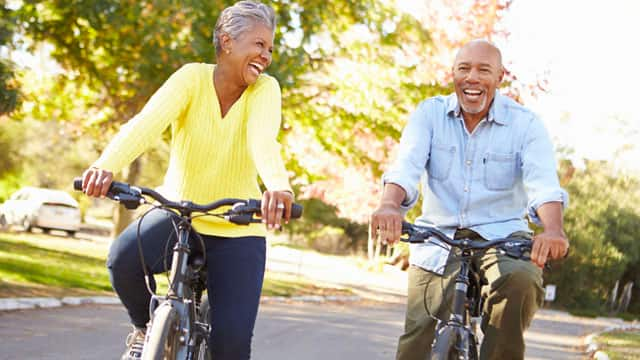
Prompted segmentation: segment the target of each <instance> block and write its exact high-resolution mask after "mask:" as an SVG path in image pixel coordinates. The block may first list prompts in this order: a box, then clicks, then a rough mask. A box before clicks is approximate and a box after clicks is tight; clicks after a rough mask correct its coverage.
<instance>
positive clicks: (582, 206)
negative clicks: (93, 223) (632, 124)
mask: <svg viewBox="0 0 640 360" xmlns="http://www.w3.org/2000/svg"><path fill="white" fill-rule="evenodd" d="M567 173H570V174H571V175H570V176H562V175H561V178H562V179H563V186H564V187H565V188H566V189H567V191H568V192H569V196H570V208H569V209H568V210H567V211H566V214H565V231H566V233H567V237H568V238H569V241H570V244H571V247H570V256H569V257H568V258H567V259H566V260H564V261H562V262H559V263H557V264H553V265H552V271H551V272H548V273H546V274H545V282H547V283H553V284H556V285H557V289H558V290H557V294H558V296H557V299H558V302H559V303H560V304H563V305H564V306H567V307H569V308H573V309H592V310H599V309H602V308H603V307H604V305H605V303H606V300H607V297H608V295H609V293H610V292H611V288H612V287H613V285H614V284H615V283H616V281H617V280H620V284H625V283H627V281H629V280H632V281H638V280H640V279H638V277H637V275H636V274H637V273H636V272H634V271H635V269H637V268H638V267H639V264H640V243H639V242H638V241H637V240H636V237H637V236H636V234H637V233H638V232H639V231H640V208H639V207H638V205H637V204H638V203H639V200H640V193H639V192H638V189H639V187H638V185H640V182H639V181H638V179H636V178H633V177H631V176H629V175H626V174H623V173H616V172H615V171H614V170H613V168H612V166H611V165H610V164H608V163H606V162H599V161H588V162H586V166H585V168H584V169H576V168H574V167H572V166H571V165H570V163H569V162H568V161H565V162H563V164H562V168H561V174H567ZM635 301H636V304H638V299H636V300H635ZM635 306H637V305H635Z"/></svg>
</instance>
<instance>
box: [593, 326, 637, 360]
mask: <svg viewBox="0 0 640 360" xmlns="http://www.w3.org/2000/svg"><path fill="white" fill-rule="evenodd" d="M639 329H640V324H628V325H613V326H609V327H606V328H604V329H603V330H600V331H597V332H594V333H592V334H589V335H587V336H586V337H585V339H584V346H585V347H586V350H585V354H586V355H587V356H588V358H589V359H595V360H609V355H607V353H606V352H604V351H602V350H600V349H599V348H598V343H596V340H595V339H596V338H597V337H598V336H600V335H601V334H603V333H607V332H611V331H618V330H624V331H627V330H639Z"/></svg>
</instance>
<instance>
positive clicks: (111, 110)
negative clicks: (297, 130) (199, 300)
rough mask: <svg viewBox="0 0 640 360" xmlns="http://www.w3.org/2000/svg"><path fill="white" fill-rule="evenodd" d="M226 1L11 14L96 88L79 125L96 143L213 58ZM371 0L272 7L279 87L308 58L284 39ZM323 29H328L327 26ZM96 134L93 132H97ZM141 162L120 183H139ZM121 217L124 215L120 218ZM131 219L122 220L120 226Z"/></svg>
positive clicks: (110, 1)
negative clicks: (179, 76)
mask: <svg viewBox="0 0 640 360" xmlns="http://www.w3.org/2000/svg"><path fill="white" fill-rule="evenodd" d="M230 3H232V2H231V1H187V2H182V3H177V2H173V1H133V0H124V1H115V0H81V1H71V2H62V1H53V0H44V1H33V0H31V1H24V3H23V5H22V7H21V8H20V9H19V10H18V11H17V14H18V15H19V20H20V22H19V24H20V30H21V33H22V34H24V35H27V36H30V37H31V38H32V39H33V40H34V43H35V44H37V43H40V42H49V43H52V44H53V45H54V46H55V50H54V51H53V53H52V56H53V58H54V59H55V60H56V61H58V62H59V63H60V64H61V65H62V66H63V67H64V68H66V69H67V70H69V72H68V73H67V74H65V77H64V78H63V79H61V80H66V81H68V82H74V83H81V84H85V85H86V86H89V87H90V88H91V89H93V90H94V91H100V96H97V97H96V98H95V102H94V103H93V104H91V105H93V106H94V107H97V108H101V109H103V111H102V112H100V114H102V115H101V116H100V117H99V118H97V119H96V118H95V117H92V118H88V119H86V118H85V119H83V120H80V122H81V123H82V125H86V126H87V127H89V126H90V127H93V128H94V130H92V132H93V134H96V135H97V136H99V137H100V140H102V143H104V142H105V141H106V139H108V138H110V137H111V134H112V133H113V131H114V130H115V128H117V126H118V125H119V124H121V123H123V122H124V121H126V120H128V119H129V118H131V117H132V116H133V115H134V114H136V113H137V112H138V111H139V110H140V109H141V107H142V106H143V105H144V103H145V101H146V100H147V99H148V98H149V96H150V95H151V94H152V93H153V92H154V91H155V90H156V89H157V88H158V87H159V86H160V85H161V83H162V82H163V81H164V80H165V79H166V78H167V77H168V76H169V75H170V74H171V73H172V72H173V71H175V70H176V69H177V68H178V67H179V66H181V65H182V64H184V63H187V62H193V61H213V58H214V48H213V46H212V44H211V31H212V27H213V24H214V20H215V15H212V14H218V13H219V12H220V11H221V10H222V9H223V8H224V7H225V6H227V5H229V4H230ZM373 3H374V2H373V1H362V2H350V1H341V2H337V3H336V4H335V5H336V6H333V7H327V6H324V2H321V1H317V0H304V1H297V2H291V3H288V4H287V3H279V2H275V3H274V8H275V9H276V11H277V12H278V14H279V16H280V19H281V24H280V26H279V27H278V28H277V38H276V40H277V44H278V45H279V47H280V48H281V49H282V50H281V51H280V52H279V55H278V57H277V59H276V61H275V62H274V64H273V65H272V67H271V68H270V72H272V73H273V74H274V75H275V76H276V77H277V78H279V79H281V84H282V86H283V88H285V89H286V88H287V87H291V86H293V85H295V82H296V79H297V78H298V75H299V74H300V73H303V72H305V71H306V66H304V64H305V63H306V61H307V60H308V58H307V55H306V53H305V52H304V51H303V48H302V47H300V46H295V47H291V46H289V45H288V43H287V41H286V39H285V37H284V36H282V35H283V34H286V33H290V32H293V31H296V32H301V34H302V39H303V41H302V42H303V43H304V42H305V41H306V42H308V39H309V38H310V36H311V34H313V33H314V32H316V31H318V30H319V29H321V28H323V29H324V28H328V29H330V30H331V31H341V30H344V29H345V28H347V27H348V26H349V25H350V24H352V23H354V22H356V21H358V20H359V19H361V18H364V17H365V16H367V14H368V12H367V11H369V10H367V9H369V7H368V5H369V4H373ZM326 24H329V25H326ZM76 121H77V120H76ZM96 129H97V130H96ZM138 169H139V164H138V163H137V162H136V163H134V164H132V166H131V167H130V169H129V171H128V177H127V178H126V181H128V182H132V183H135V182H137V174H138V173H139V170H138ZM121 215H124V214H121ZM119 222H120V223H121V224H120V225H118V226H117V228H120V227H122V224H124V223H127V222H129V219H128V218H127V217H126V216H123V220H121V221H119Z"/></svg>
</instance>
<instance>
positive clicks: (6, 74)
mask: <svg viewBox="0 0 640 360" xmlns="http://www.w3.org/2000/svg"><path fill="white" fill-rule="evenodd" d="M14 27H15V14H14V12H13V11H12V10H10V9H9V8H8V7H7V4H6V1H5V0H2V1H0V48H2V47H3V46H9V45H11V41H12V37H13V33H14V31H15V29H14ZM19 88H20V84H19V83H18V81H17V80H16V74H15V64H14V63H13V62H11V61H9V60H8V59H4V58H1V57H0V116H2V115H5V114H9V113H11V112H12V111H13V110H14V109H15V108H17V107H18V106H19V104H20V100H21V97H20V91H19Z"/></svg>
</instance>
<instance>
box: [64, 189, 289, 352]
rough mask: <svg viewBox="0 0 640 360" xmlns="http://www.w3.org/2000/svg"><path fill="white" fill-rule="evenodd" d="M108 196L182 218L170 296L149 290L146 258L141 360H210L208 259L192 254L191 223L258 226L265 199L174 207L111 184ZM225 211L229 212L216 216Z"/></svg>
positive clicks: (143, 192) (160, 198)
mask: <svg viewBox="0 0 640 360" xmlns="http://www.w3.org/2000/svg"><path fill="white" fill-rule="evenodd" d="M74 188H75V189H76V190H82V179H80V178H76V179H74ZM107 197H109V198H110V199H113V200H115V201H118V202H119V203H120V204H122V205H124V206H125V207H126V208H127V209H136V208H138V207H139V206H141V205H143V204H152V201H150V200H153V201H155V202H156V203H157V204H156V205H153V207H154V208H162V209H169V210H173V211H175V212H176V213H177V214H178V215H179V218H180V220H179V221H178V222H177V224H175V225H176V233H177V242H176V244H175V246H174V247H173V254H172V261H171V269H170V271H169V289H168V291H167V294H166V295H163V296H159V295H156V294H154V293H153V292H152V291H151V289H150V287H149V285H148V278H149V275H148V274H147V272H146V271H147V270H146V266H144V259H143V258H142V257H141V260H142V262H143V269H144V270H145V277H146V278H147V288H148V290H149V291H150V292H151V293H152V297H151V302H150V305H149V312H150V315H151V320H150V322H149V324H148V326H147V335H146V339H145V345H144V348H143V352H142V360H164V359H168V360H177V359H179V360H193V359H198V360H205V359H211V355H210V351H209V346H208V343H207V342H208V338H209V333H210V331H211V325H210V324H209V301H208V298H207V296H206V295H204V296H203V292H204V290H205V289H206V287H207V286H206V280H207V279H206V271H205V264H206V259H205V258H204V255H202V254H197V253H192V252H191V249H190V241H189V237H190V236H191V235H190V230H191V219H192V218H193V217H194V216H216V217H219V218H223V219H225V220H227V221H230V222H232V223H234V224H238V225H248V224H250V223H259V222H261V220H260V219H257V218H255V217H254V216H256V215H257V216H259V215H260V211H261V203H260V200H253V199H249V200H243V199H221V200H218V201H215V202H212V203H209V204H204V205H199V204H195V203H192V202H190V201H180V202H174V201H170V200H167V199H166V198H164V197H163V196H162V195H160V194H159V193H157V192H156V191H154V190H152V189H149V188H145V187H135V186H131V185H129V184H126V183H121V182H116V181H114V182H113V183H112V184H111V187H110V189H109V192H108V194H107ZM221 207H225V208H226V210H224V211H222V212H219V213H214V212H213V211H215V210H216V209H219V208H221ZM301 215H302V206H300V205H299V204H293V206H292V209H291V218H299V217H300V216H301ZM167 236H169V234H167ZM200 241H202V240H201V239H200ZM202 245H204V244H202ZM202 248H203V249H204V246H202Z"/></svg>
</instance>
